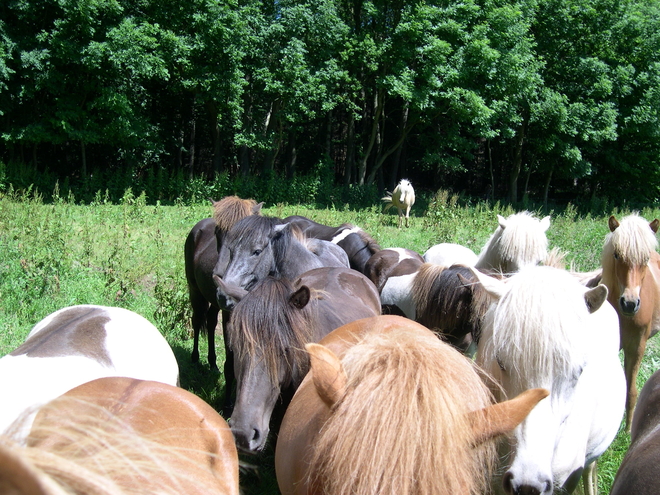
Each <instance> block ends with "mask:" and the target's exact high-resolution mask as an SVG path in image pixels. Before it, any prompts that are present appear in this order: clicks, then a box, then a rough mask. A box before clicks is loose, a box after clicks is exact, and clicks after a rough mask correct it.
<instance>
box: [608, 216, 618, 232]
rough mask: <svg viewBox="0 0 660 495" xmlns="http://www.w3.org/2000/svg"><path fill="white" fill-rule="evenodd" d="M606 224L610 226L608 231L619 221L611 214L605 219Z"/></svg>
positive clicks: (612, 230) (613, 229)
mask: <svg viewBox="0 0 660 495" xmlns="http://www.w3.org/2000/svg"><path fill="white" fill-rule="evenodd" d="M607 225H608V227H609V228H610V232H614V231H615V230H616V229H617V227H618V226H619V221H618V220H617V219H616V217H615V216H614V215H612V216H611V217H610V219H609V220H608V221H607Z"/></svg>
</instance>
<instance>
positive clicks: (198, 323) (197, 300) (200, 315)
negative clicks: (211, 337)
mask: <svg viewBox="0 0 660 495" xmlns="http://www.w3.org/2000/svg"><path fill="white" fill-rule="evenodd" d="M190 305H191V306H192V328H193V350H192V355H191V361H192V362H193V363H198V362H199V333H200V331H201V330H202V327H204V324H205V321H206V314H207V312H208V310H209V306H210V305H209V303H208V302H207V301H206V299H204V297H203V296H202V295H201V294H198V293H192V292H191V294H190Z"/></svg>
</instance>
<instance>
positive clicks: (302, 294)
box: [289, 285, 311, 309]
mask: <svg viewBox="0 0 660 495" xmlns="http://www.w3.org/2000/svg"><path fill="white" fill-rule="evenodd" d="M310 298H311V293H310V290H309V287H307V286H306V285H303V286H302V287H300V289H298V290H297V291H296V292H294V293H293V294H291V297H290V298H289V302H290V303H291V304H293V306H294V307H296V308H298V309H303V308H304V307H305V306H307V303H308V302H309V299H310Z"/></svg>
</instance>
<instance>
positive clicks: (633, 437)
mask: <svg viewBox="0 0 660 495" xmlns="http://www.w3.org/2000/svg"><path fill="white" fill-rule="evenodd" d="M659 464H660V371H656V372H655V373H653V375H651V377H650V378H649V379H648V380H647V382H646V383H645V384H644V387H643V388H642V391H641V392H640V394H639V400H638V401H637V407H636V408H635V412H634V413H633V418H632V427H631V429H630V447H629V448H628V452H626V456H625V457H624V458H623V461H622V462H621V465H620V466H619V470H618V471H617V473H616V478H614V483H613V484H612V490H611V491H610V495H628V494H630V493H634V494H635V495H656V494H658V493H660V480H659V479H658V465H659Z"/></svg>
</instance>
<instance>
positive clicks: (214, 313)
mask: <svg viewBox="0 0 660 495" xmlns="http://www.w3.org/2000/svg"><path fill="white" fill-rule="evenodd" d="M218 311H219V309H218V308H217V307H215V306H213V305H211V306H210V307H209V309H208V311H207V312H206V338H207V341H208V343H209V349H208V357H209V367H210V368H211V371H216V372H220V370H219V369H218V364H217V362H216V361H217V356H216V354H215V327H216V326H217V324H218Z"/></svg>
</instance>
